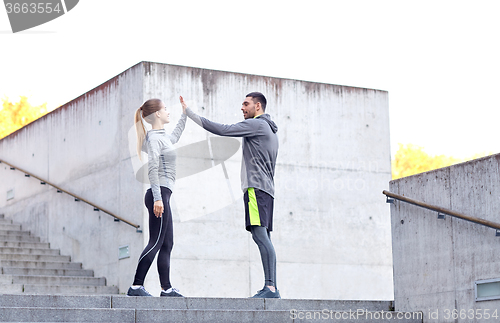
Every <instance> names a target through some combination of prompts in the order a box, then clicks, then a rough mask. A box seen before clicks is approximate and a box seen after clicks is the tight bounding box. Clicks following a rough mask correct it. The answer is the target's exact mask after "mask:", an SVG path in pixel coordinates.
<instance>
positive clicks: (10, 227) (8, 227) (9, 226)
mask: <svg viewBox="0 0 500 323" xmlns="http://www.w3.org/2000/svg"><path fill="white" fill-rule="evenodd" d="M0 231H21V225H20V224H17V223H9V222H8V221H6V222H0Z"/></svg>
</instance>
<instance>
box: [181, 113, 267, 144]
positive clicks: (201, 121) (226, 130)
mask: <svg viewBox="0 0 500 323" xmlns="http://www.w3.org/2000/svg"><path fill="white" fill-rule="evenodd" d="M186 114H187V116H188V117H189V118H190V119H191V120H193V121H194V122H195V123H197V124H198V125H199V126H201V127H203V129H205V130H207V131H210V132H211V133H213V134H216V135H219V136H226V137H249V136H254V135H256V134H257V132H258V130H259V127H260V122H258V121H257V120H254V119H247V120H244V121H241V122H238V123H235V124H229V125H227V124H221V123H217V122H213V121H210V120H208V119H206V118H203V117H200V116H199V115H197V114H196V113H194V112H193V111H192V110H191V109H190V108H186Z"/></svg>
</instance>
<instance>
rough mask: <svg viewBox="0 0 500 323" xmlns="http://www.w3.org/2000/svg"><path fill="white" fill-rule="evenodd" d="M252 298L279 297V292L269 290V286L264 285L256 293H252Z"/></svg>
mask: <svg viewBox="0 0 500 323" xmlns="http://www.w3.org/2000/svg"><path fill="white" fill-rule="evenodd" d="M252 298H281V295H280V292H279V290H278V289H276V291H275V292H273V291H271V290H270V289H269V287H267V286H264V288H262V289H261V290H259V291H258V292H257V294H255V295H253V296H252Z"/></svg>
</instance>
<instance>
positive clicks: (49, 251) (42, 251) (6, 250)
mask: <svg viewBox="0 0 500 323" xmlns="http://www.w3.org/2000/svg"><path fill="white" fill-rule="evenodd" d="M0 254H18V255H25V254H29V255H52V256H59V255H60V252H59V250H58V249H47V248H46V249H38V248H14V247H0Z"/></svg>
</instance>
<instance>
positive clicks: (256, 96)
mask: <svg viewBox="0 0 500 323" xmlns="http://www.w3.org/2000/svg"><path fill="white" fill-rule="evenodd" d="M248 97H251V98H252V101H253V103H255V104H257V102H260V105H261V106H262V111H264V112H266V104H267V100H266V97H265V96H264V94H262V93H260V92H251V93H248V94H247V98H248Z"/></svg>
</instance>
